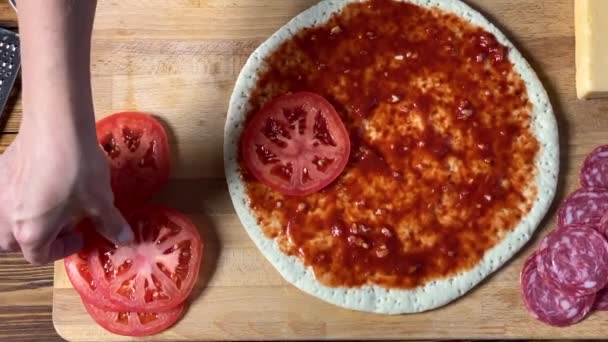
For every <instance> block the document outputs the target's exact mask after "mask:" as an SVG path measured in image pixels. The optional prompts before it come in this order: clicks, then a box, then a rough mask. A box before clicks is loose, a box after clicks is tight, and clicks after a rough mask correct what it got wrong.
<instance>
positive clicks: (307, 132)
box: [241, 92, 350, 196]
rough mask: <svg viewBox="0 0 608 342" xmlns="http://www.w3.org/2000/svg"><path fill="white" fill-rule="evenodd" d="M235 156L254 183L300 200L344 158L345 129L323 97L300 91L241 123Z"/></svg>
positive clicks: (333, 172)
mask: <svg viewBox="0 0 608 342" xmlns="http://www.w3.org/2000/svg"><path fill="white" fill-rule="evenodd" d="M241 153H242V157H243V161H244V163H245V166H246V167H247V168H248V170H249V171H250V172H251V173H252V174H253V176H255V178H257V179H258V180H259V181H260V182H262V183H264V184H266V185H268V186H270V187H271V188H273V189H275V190H277V191H279V192H281V193H283V194H285V195H290V196H306V195H309V194H312V193H315V192H317V191H319V190H321V189H323V188H325V187H326V186H327V185H329V184H330V183H331V182H333V181H334V180H335V179H336V178H337V177H338V176H339V175H340V173H342V171H343V170H344V167H345V166H346V163H347V162H348V157H349V154H350V139H349V136H348V131H347V130H346V127H345V126H344V124H343V123H342V120H341V119H340V116H339V115H338V113H337V112H336V110H335V109H334V107H333V106H332V105H331V104H330V103H329V102H327V100H325V99H324V98H323V97H321V96H319V95H316V94H313V93H308V92H300V93H295V94H289V95H284V96H280V97H278V98H275V99H273V100H271V101H270V102H269V103H268V104H266V105H265V106H264V107H263V108H262V109H261V110H260V111H259V112H258V113H256V115H255V116H254V117H253V118H252V120H251V122H250V123H249V124H248V125H247V128H246V129H245V132H244V133H243V136H242V138H241Z"/></svg>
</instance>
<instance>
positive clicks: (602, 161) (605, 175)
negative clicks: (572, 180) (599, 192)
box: [580, 145, 608, 190]
mask: <svg viewBox="0 0 608 342" xmlns="http://www.w3.org/2000/svg"><path fill="white" fill-rule="evenodd" d="M580 177H581V185H582V186H583V187H584V188H603V189H607V190H608V145H605V146H600V147H598V148H596V149H595V150H593V152H591V154H590V155H589V156H587V158H586V159H585V162H584V163H583V167H582V168H581V175H580Z"/></svg>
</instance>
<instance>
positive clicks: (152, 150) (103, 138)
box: [97, 112, 171, 203]
mask: <svg viewBox="0 0 608 342" xmlns="http://www.w3.org/2000/svg"><path fill="white" fill-rule="evenodd" d="M97 139H98V141H99V144H100V146H101V148H102V149H103V151H104V152H105V154H106V157H107V159H108V161H109V162H110V166H111V170H112V189H113V190H114V195H115V197H116V201H117V203H121V202H129V201H132V200H147V199H150V198H151V197H152V196H154V194H155V193H156V192H158V190H159V189H160V188H161V187H162V186H163V185H164V184H165V183H166V182H167V181H168V179H169V173H170V169H171V167H170V163H171V162H170V160H169V144H168V142H167V134H166V133H165V129H164V128H163V126H162V125H161V124H160V123H159V122H158V120H156V119H155V118H154V117H152V116H151V115H148V114H145V113H136V112H123V113H117V114H113V115H110V116H108V117H106V118H103V119H101V120H100V121H98V122H97Z"/></svg>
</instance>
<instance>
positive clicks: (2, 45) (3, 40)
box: [0, 28, 21, 118]
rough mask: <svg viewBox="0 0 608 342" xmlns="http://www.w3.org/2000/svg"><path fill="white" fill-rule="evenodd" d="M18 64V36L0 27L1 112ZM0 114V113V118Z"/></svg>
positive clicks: (11, 86) (15, 75) (17, 71)
mask: <svg viewBox="0 0 608 342" xmlns="http://www.w3.org/2000/svg"><path fill="white" fill-rule="evenodd" d="M20 66H21V53H20V51H19V36H18V35H17V34H16V33H15V32H12V31H9V30H5V29H2V28H0V111H1V112H2V113H4V106H6V101H7V100H8V97H9V96H10V94H11V90H12V89H13V84H14V83H15V79H16V78H17V74H18V73H19V67H20ZM1 116H2V114H0V118H1Z"/></svg>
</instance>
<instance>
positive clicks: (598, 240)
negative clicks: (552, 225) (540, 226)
mask: <svg viewBox="0 0 608 342" xmlns="http://www.w3.org/2000/svg"><path fill="white" fill-rule="evenodd" d="M580 178H581V185H582V187H581V188H580V189H578V190H577V191H575V192H573V193H572V194H570V196H568V198H567V199H566V200H565V201H564V202H563V203H562V205H561V206H560V209H559V214H558V226H557V228H556V229H555V230H553V231H552V232H550V233H549V234H548V235H547V236H546V237H545V238H544V239H543V240H542V241H541V244H540V248H539V249H538V250H537V251H536V252H535V253H534V254H532V255H531V256H530V257H529V258H528V260H527V261H526V262H525V264H524V267H523V269H522V271H521V278H520V282H521V288H522V295H523V300H524V303H525V305H526V307H527V308H528V310H529V311H530V313H531V315H532V316H533V317H534V318H536V319H538V320H540V321H542V322H545V323H547V324H549V325H553V326H568V325H571V324H575V323H577V322H580V321H581V320H583V319H584V318H585V317H587V315H589V313H590V312H592V311H593V310H608V287H607V285H608V241H607V240H606V239H607V237H608V146H601V147H598V148H597V149H595V150H594V151H593V152H592V153H591V154H590V155H589V156H588V157H587V159H586V160H585V162H584V164H583V167H582V169H581V175H580Z"/></svg>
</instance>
